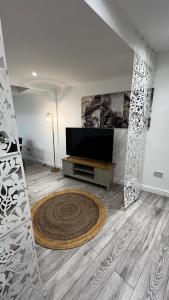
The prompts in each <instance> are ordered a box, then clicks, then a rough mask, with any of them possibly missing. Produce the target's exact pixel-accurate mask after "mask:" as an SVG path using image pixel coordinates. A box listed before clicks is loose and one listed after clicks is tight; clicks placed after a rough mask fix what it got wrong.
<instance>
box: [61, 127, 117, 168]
mask: <svg viewBox="0 0 169 300" xmlns="http://www.w3.org/2000/svg"><path fill="white" fill-rule="evenodd" d="M69 129H71V130H72V129H78V130H98V131H99V130H100V131H102V130H104V131H105V130H106V131H108V130H109V131H111V132H112V151H111V153H112V155H111V160H109V159H108V160H103V159H97V158H93V157H89V156H84V155H83V156H80V155H72V154H71V153H70V152H69V151H68V145H67V132H68V130H69ZM113 146H114V128H82V127H66V155H69V156H77V157H81V158H86V159H91V160H96V161H100V162H106V163H112V161H113V150H114V149H113V148H114V147H113Z"/></svg>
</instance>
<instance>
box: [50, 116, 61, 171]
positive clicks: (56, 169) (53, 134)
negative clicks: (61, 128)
mask: <svg viewBox="0 0 169 300" xmlns="http://www.w3.org/2000/svg"><path fill="white" fill-rule="evenodd" d="M47 119H48V120H51V121H52V142H53V162H54V167H52V168H51V172H58V171H59V168H57V167H56V152H55V131H54V117H53V113H47Z"/></svg>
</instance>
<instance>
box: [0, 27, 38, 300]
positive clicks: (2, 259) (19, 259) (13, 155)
mask: <svg viewBox="0 0 169 300" xmlns="http://www.w3.org/2000/svg"><path fill="white" fill-rule="evenodd" d="M18 145H19V144H18V138H17V133H16V120H15V114H14V109H13V100H12V94H11V89H10V83H9V77H8V71H7V64H6V58H5V51H4V44H3V36H2V29H1V24H0V299H1V300H15V299H20V300H21V299H22V300H23V299H24V300H26V299H32V300H38V299H42V286H41V281H40V275H39V270H38V265H37V258H36V250H35V243H34V237H33V231H32V223H31V215H30V207H29V200H28V195H27V189H26V183H25V177H24V169H23V164H22V158H21V153H20V149H19V146H18Z"/></svg>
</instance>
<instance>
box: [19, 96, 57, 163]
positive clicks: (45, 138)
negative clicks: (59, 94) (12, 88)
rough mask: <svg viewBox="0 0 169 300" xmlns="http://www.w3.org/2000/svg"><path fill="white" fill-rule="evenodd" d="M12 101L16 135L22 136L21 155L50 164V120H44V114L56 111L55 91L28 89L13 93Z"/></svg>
mask: <svg viewBox="0 0 169 300" xmlns="http://www.w3.org/2000/svg"><path fill="white" fill-rule="evenodd" d="M13 101H14V109H15V114H16V120H17V128H18V135H19V136H21V137H23V144H24V147H23V156H24V157H27V158H29V159H32V160H36V161H39V162H44V163H47V164H49V165H52V164H53V148H52V132H51V122H48V121H47V120H46V114H47V113H48V112H53V113H54V114H55V113H56V101H55V93H54V92H53V91H34V90H28V91H26V92H24V93H20V94H15V93H14V94H13ZM28 149H30V150H28Z"/></svg>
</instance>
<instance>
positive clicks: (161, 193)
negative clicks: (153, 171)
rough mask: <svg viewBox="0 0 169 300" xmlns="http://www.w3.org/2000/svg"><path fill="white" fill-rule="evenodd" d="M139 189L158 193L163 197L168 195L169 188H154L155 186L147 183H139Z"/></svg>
mask: <svg viewBox="0 0 169 300" xmlns="http://www.w3.org/2000/svg"><path fill="white" fill-rule="evenodd" d="M141 190H142V191H145V192H149V193H153V194H157V195H160V196H164V197H169V190H165V189H160V188H156V187H153V186H148V185H145V184H141Z"/></svg>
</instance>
